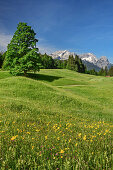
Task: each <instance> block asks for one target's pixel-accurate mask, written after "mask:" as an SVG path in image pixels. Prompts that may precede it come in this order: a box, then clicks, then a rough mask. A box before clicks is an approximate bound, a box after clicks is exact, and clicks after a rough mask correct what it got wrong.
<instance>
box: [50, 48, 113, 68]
mask: <svg viewBox="0 0 113 170" xmlns="http://www.w3.org/2000/svg"><path fill="white" fill-rule="evenodd" d="M69 55H73V56H76V55H78V56H79V57H80V58H81V60H82V62H83V63H84V64H85V65H86V67H87V69H88V70H91V69H95V70H96V71H99V70H100V69H101V68H103V69H105V67H106V66H107V68H108V69H109V68H110V67H111V66H112V65H113V64H111V63H110V62H109V60H108V59H107V57H106V56H101V57H100V58H99V59H98V58H97V57H96V55H94V54H92V53H83V54H77V53H75V52H69V51H67V50H64V51H56V52H54V53H52V54H50V56H52V58H53V59H59V60H67V59H68V58H69Z"/></svg>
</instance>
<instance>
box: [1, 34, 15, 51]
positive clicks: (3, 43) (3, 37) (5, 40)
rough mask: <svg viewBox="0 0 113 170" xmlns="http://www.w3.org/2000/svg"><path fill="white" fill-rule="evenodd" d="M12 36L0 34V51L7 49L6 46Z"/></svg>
mask: <svg viewBox="0 0 113 170" xmlns="http://www.w3.org/2000/svg"><path fill="white" fill-rule="evenodd" d="M11 38H12V35H7V34H3V33H0V50H1V51H4V50H6V49H7V45H8V44H9V43H10V40H11Z"/></svg>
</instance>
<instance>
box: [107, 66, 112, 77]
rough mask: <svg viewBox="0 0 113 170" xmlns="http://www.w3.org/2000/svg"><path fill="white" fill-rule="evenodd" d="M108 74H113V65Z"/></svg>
mask: <svg viewBox="0 0 113 170" xmlns="http://www.w3.org/2000/svg"><path fill="white" fill-rule="evenodd" d="M108 75H109V76H113V66H111V68H110V69H109V71H108Z"/></svg>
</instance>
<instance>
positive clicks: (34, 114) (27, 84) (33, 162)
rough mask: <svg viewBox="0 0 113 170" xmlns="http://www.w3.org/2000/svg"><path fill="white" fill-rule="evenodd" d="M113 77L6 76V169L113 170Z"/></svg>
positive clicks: (1, 157)
mask: <svg viewBox="0 0 113 170" xmlns="http://www.w3.org/2000/svg"><path fill="white" fill-rule="evenodd" d="M112 88H113V78H112V77H99V76H92V75H85V74H80V73H76V72H74V71H69V70H64V69H63V70H60V69H57V70H41V71H40V72H39V73H37V74H36V75H33V74H32V73H29V74H28V77H22V76H18V77H12V76H11V75H10V74H9V73H8V72H2V71H0V113H1V114H0V139H1V140H0V148H1V153H0V167H2V169H12V170H13V169H57V170H58V169H65V170H68V169H92V170H93V169H94V170H95V169H112V167H113V97H112V96H113V90H112Z"/></svg>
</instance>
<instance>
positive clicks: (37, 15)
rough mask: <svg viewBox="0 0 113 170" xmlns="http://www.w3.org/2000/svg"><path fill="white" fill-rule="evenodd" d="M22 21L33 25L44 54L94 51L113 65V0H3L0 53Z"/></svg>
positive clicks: (0, 19) (0, 24) (0, 17)
mask: <svg viewBox="0 0 113 170" xmlns="http://www.w3.org/2000/svg"><path fill="white" fill-rule="evenodd" d="M19 22H27V23H28V25H30V26H32V28H33V29H34V31H35V32H36V33H37V34H36V37H37V39H38V40H39V42H38V43H37V47H38V48H39V50H40V51H41V52H43V53H44V52H47V53H48V54H49V53H51V52H54V51H56V50H69V51H72V52H76V53H87V52H91V53H93V54H95V55H96V56H97V57H98V58H99V57H101V56H107V57H108V59H109V61H110V62H112V63H113V0H18V1H15V0H1V1H0V51H1V50H5V49H6V47H7V44H8V43H9V42H10V40H11V38H12V36H13V34H14V32H15V31H16V28H17V24H18V23H19Z"/></svg>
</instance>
